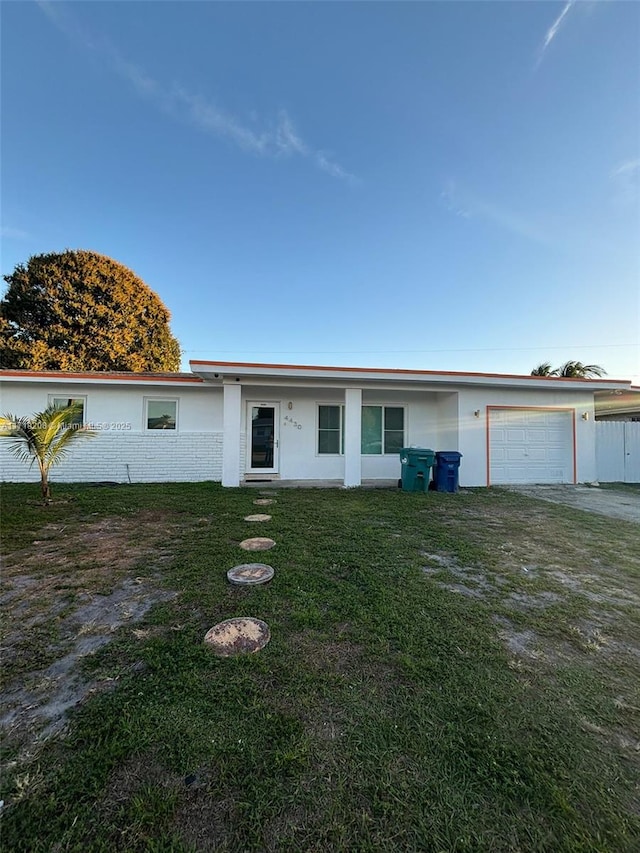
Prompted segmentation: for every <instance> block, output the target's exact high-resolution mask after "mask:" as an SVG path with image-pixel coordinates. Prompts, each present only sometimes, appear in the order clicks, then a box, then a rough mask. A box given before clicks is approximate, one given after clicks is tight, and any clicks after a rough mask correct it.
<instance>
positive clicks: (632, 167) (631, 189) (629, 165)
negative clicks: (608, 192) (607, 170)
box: [610, 157, 640, 205]
mask: <svg viewBox="0 0 640 853" xmlns="http://www.w3.org/2000/svg"><path fill="white" fill-rule="evenodd" d="M610 177H611V180H612V181H613V185H614V187H615V196H614V201H616V202H618V203H620V204H622V205H626V204H629V203H631V204H634V205H635V204H638V203H640V157H636V158H635V159H631V160H625V161H624V162H623V163H619V164H618V165H617V166H616V167H615V169H613V170H612V171H611V174H610Z"/></svg>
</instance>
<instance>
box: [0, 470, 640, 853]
mask: <svg viewBox="0 0 640 853" xmlns="http://www.w3.org/2000/svg"><path fill="white" fill-rule="evenodd" d="M34 496H35V495H34V489H33V488H28V487H24V486H10V487H6V486H5V487H4V488H3V501H4V504H3V537H4V548H5V552H6V553H8V554H9V565H10V572H9V574H10V576H11V577H14V576H15V573H16V572H17V571H24V569H21V568H20V566H23V565H24V561H25V559H27V558H28V559H30V560H31V562H28V565H29V573H30V574H31V575H32V576H35V577H37V578H40V579H41V581H42V583H43V588H44V586H45V584H44V581H45V579H50V578H51V577H55V578H57V579H58V582H59V583H60V587H61V588H62V589H66V590H67V592H68V587H69V584H70V580H69V566H68V563H69V560H67V561H66V562H65V560H64V559H60V560H59V561H58V562H55V561H54V564H53V565H49V566H48V565H47V560H46V559H43V560H42V561H41V562H40V563H38V561H37V553H38V548H39V547H41V546H38V545H33V544H32V543H33V542H34V540H35V541H40V539H39V536H40V534H39V532H38V531H40V530H41V529H42V528H44V527H45V525H51V527H52V529H54V528H55V530H57V531H61V532H59V533H56V534H55V535H56V538H55V542H56V543H57V547H58V548H59V549H60V554H62V555H64V554H67V553H69V554H71V555H72V557H71V558H70V559H71V560H72V561H76V562H78V564H79V565H80V566H81V568H82V571H86V572H87V574H86V583H85V587H86V584H87V583H89V581H90V580H91V579H92V578H93V579H94V580H93V581H92V582H95V583H96V584H99V586H100V591H101V592H102V594H105V592H108V591H109V590H108V586H109V584H108V583H107V580H108V577H109V575H108V565H107V566H106V567H105V566H103V567H102V568H101V569H100V572H99V573H98V574H97V575H96V576H95V578H94V575H92V574H90V573H89V572H90V568H88V567H87V566H86V565H85V564H83V563H82V559H83V549H82V542H83V541H86V537H85V539H83V531H85V532H86V530H87V525H89V524H95V523H97V522H100V521H101V520H105V519H109V520H112V521H113V519H116V520H117V522H118V525H120V526H119V527H118V525H116V523H115V522H113V525H114V526H115V527H117V529H118V530H119V531H120V533H121V532H122V530H123V529H129V528H130V534H129V535H130V543H131V547H132V548H133V547H134V545H136V543H139V542H140V539H141V537H144V536H145V535H146V536H147V537H150V536H151V533H150V529H151V528H150V525H149V523H148V519H147V523H146V527H145V526H144V525H143V524H142V523H141V519H143V518H145V516H144V513H149V512H153V513H164V516H163V518H164V521H163V522H162V523H158V524H157V525H155V528H156V529H155V532H154V534H153V535H154V536H155V539H153V547H152V548H151V549H150V552H149V553H148V554H147V555H146V556H142V557H140V558H139V559H137V561H136V563H135V565H133V566H129V567H127V566H125V565H124V564H119V567H118V568H117V570H114V574H113V578H112V581H111V587H113V586H115V585H116V584H117V583H118V582H120V580H121V579H122V578H123V577H135V576H139V575H140V576H152V575H153V576H154V577H156V578H157V583H158V584H160V585H162V586H163V587H165V588H166V589H168V590H175V591H177V592H178V593H179V595H178V597H176V598H175V599H174V600H172V601H169V602H164V603H160V604H157V605H156V606H155V607H154V608H153V609H152V610H150V611H149V612H148V613H147V614H146V616H145V617H144V619H143V620H142V621H141V622H139V623H136V624H135V625H128V626H125V627H122V628H120V630H119V631H117V632H116V633H114V636H113V639H112V641H111V642H110V643H109V644H108V645H106V646H104V647H102V648H101V649H99V650H98V651H97V652H96V653H95V654H93V655H90V656H88V657H86V658H84V660H83V661H82V662H81V664H80V670H81V674H82V676H83V677H84V678H85V679H87V680H89V681H91V682H92V683H98V684H103V685H104V684H105V683H107V680H108V679H112V680H111V681H110V682H108V683H109V686H110V689H104V690H97V691H96V692H94V693H93V694H92V695H90V696H89V697H88V698H87V699H86V701H84V702H83V703H82V704H80V705H79V706H78V707H77V708H76V709H75V710H74V711H73V712H72V714H71V715H70V723H69V728H68V730H67V731H66V733H64V734H63V735H58V736H55V737H52V738H50V739H49V740H47V741H46V742H44V743H40V744H36V743H35V741H34V739H33V736H31V740H30V741H29V740H28V739H27V740H25V738H26V737H27V736H26V735H25V734H24V733H22V734H20V733H19V732H17V733H16V732H14V734H13V735H9V736H8V737H7V738H6V745H5V749H6V761H5V767H6V769H5V772H4V773H3V778H2V785H3V794H2V796H3V797H4V799H5V802H6V803H7V805H6V807H5V810H4V814H3V817H2V824H3V825H2V832H1V835H0V838H1V841H0V844H1V845H2V849H3V850H11V851H33V853H38V851H49V850H55V851H58V850H59V851H83V852H84V851H87V850H91V851H113V850H123V851H138V850H140V851H143V850H145V851H147V850H149V851H185V853H186V851H200V850H216V851H298V850H301V851H302V850H304V851H318V853H320V851H343V850H344V851H394V850H398V851H401V850H402V851H404V850H416V851H417V850H420V851H485V850H486V851H551V850H552V851H580V853H583V851H615V852H616V853H618V851H632V850H636V849H638V848H639V847H640V822H639V820H638V814H639V811H640V803H639V800H638V785H639V782H640V777H639V773H638V771H639V763H640V762H639V753H638V751H637V749H636V742H637V737H638V736H637V732H638V726H639V720H640V716H639V713H640V712H639V710H638V709H639V708H640V696H638V693H637V685H638V683H639V682H640V658H639V657H638V648H640V620H639V618H638V607H637V603H636V600H635V599H634V596H640V549H639V548H638V543H639V541H640V537H639V536H638V527H637V526H634V525H632V524H630V523H627V522H622V521H614V520H611V519H606V518H603V517H600V516H596V515H589V514H587V513H584V512H580V511H578V510H572V509H568V508H565V507H559V506H557V505H554V504H549V503H546V502H542V501H535V500H531V499H529V498H525V497H523V496H521V495H517V494H513V493H508V492H501V491H500V490H477V491H475V490H467V491H463V492H461V493H460V494H459V495H446V494H437V493H430V494H428V495H423V494H415V495H413V494H404V493H402V492H399V491H394V490H390V491H376V490H373V491H365V490H350V491H337V490H302V489H301V490H280V491H277V492H276V493H275V494H274V497H275V498H276V499H277V503H275V504H273V505H272V506H271V507H269V508H267V509H263V508H260V510H257V511H267V512H269V513H270V514H272V516H273V519H272V521H271V522H268V523H266V524H262V525H258V524H253V525H249V524H248V523H246V522H244V521H243V516H244V515H246V514H248V513H250V512H252V511H256V508H254V507H253V504H252V501H253V499H255V498H256V497H258V493H257V491H256V490H253V489H238V490H223V489H221V488H220V487H219V486H217V485H213V484H198V485H178V484H175V485H161V486H123V487H118V488H91V487H88V486H73V487H58V490H57V491H56V492H55V493H54V498H58V499H63V500H65V501H67V502H66V503H56V504H53V505H52V506H50V507H46V508H43V507H39V506H37V505H34V504H30V503H28V500H29V499H30V498H32V497H34ZM110 523H111V522H110ZM122 525H125V527H124V528H123V527H122ZM126 525H129V528H126ZM62 528H64V530H63V529H62ZM141 531H142V532H141ZM145 531H146V532H145ZM105 535H106V534H105ZM119 535H120V534H119ZM251 535H269V536H272V537H273V538H274V539H275V540H276V541H277V546H276V548H275V549H273V550H272V551H270V552H267V553H258V554H254V555H251V554H248V553H246V552H243V551H241V550H240V549H239V548H238V547H237V543H238V542H239V541H240V540H241V539H243V538H246V537H247V536H251ZM119 541H120V540H119ZM149 541H151V539H149ZM65 543H66V544H65ZM65 549H66V550H65ZM124 550H126V549H124ZM159 550H161V551H162V552H163V553H165V554H168V555H169V559H165V560H164V561H157V560H156V559H155V557H154V554H156V553H157V552H158V551H159ZM11 554H18V555H19V556H20V560H19V561H16V559H15V558H14V560H13V562H12V560H11ZM101 559H103V557H101ZM254 560H255V561H263V562H268V563H270V564H271V565H273V566H274V568H275V570H276V575H275V578H274V580H273V581H272V582H271V583H270V584H269V585H268V586H265V587H258V588H253V589H244V588H238V587H232V586H230V585H229V584H228V583H227V581H226V570H227V569H228V568H230V567H231V566H233V565H235V564H237V563H241V562H251V561H254ZM424 567H427V568H428V573H425V571H423V569H424ZM456 586H458V587H462V588H463V589H462V590H460V589H455V588H452V587H456ZM618 588H619V589H620V593H619V594H617V593H614V591H615V590H616V589H618ZM85 591H86V590H85ZM544 595H548V596H552V598H550V599H549V600H545V606H544V607H542V606H537V604H535V602H538V601H543V600H544V599H543V598H540V596H544ZM32 596H35V600H31V604H30V606H31V608H32V610H33V611H34V612H36V611H37V607H38V599H37V594H36V593H35V592H34V593H32ZM514 596H515V597H514ZM536 596H538V598H536ZM70 601H73V598H71V599H70ZM514 602H515V605H514ZM5 606H6V607H7V608H8V609H9V610H10V609H11V607H14V609H15V602H14V604H13V605H12V604H11V603H9V604H7V605H5ZM48 606H50V602H49V604H46V605H45V603H44V599H43V600H42V602H41V603H40V607H41V609H42V613H43V615H46V607H48ZM68 606H69V605H68ZM30 612H31V611H30ZM64 613H65V614H66V613H67V611H64ZM242 615H252V616H257V617H259V618H262V619H264V620H265V621H267V623H268V624H269V626H270V628H271V633H272V639H271V642H270V643H269V644H268V645H267V646H266V648H265V649H264V650H263V651H262V652H260V653H259V654H256V655H251V656H246V657H241V658H236V659H219V658H216V657H215V656H213V655H212V654H211V652H210V651H209V650H208V649H207V648H205V646H204V644H203V637H204V634H205V633H206V631H207V630H208V628H210V627H211V626H212V625H214V624H215V623H216V622H218V621H220V620H222V619H226V618H229V617H231V616H242ZM13 619H14V622H15V613H14V615H13ZM60 619H62V617H61V616H56V617H54V618H53V619H52V620H49V621H48V622H47V623H46V624H47V629H46V630H47V631H48V634H47V635H46V636H45V634H44V632H45V628H44V627H43V628H42V629H41V631H42V633H41V635H39V636H38V639H37V642H35V643H32V645H33V646H35V647H37V646H38V645H41V644H42V643H46V644H47V649H45V650H43V651H42V657H43V660H44V663H41V662H40V658H39V656H38V654H36V651H35V649H31V651H30V647H29V643H30V642H31V639H30V638H29V637H28V636H27V637H22V638H21V642H22V643H23V646H22V647H21V648H22V649H23V656H22V657H21V658H20V659H18V663H15V664H14V666H13V667H12V677H13V678H14V679H15V678H28V677H29V675H30V673H32V670H33V669H34V667H36V668H37V667H39V666H43V665H45V664H46V662H47V661H48V660H49V659H50V658H51V656H52V655H54V652H55V650H56V648H57V646H56V642H57V640H56V636H57V635H56V630H55V628H56V624H57V622H59V621H60ZM12 624H14V623H13V622H12ZM61 624H64V623H61ZM134 631H136V632H135V633H134ZM526 632H529V633H528V634H527V637H528V640H527V642H526V643H524V644H523V648H522V649H521V650H520V651H513V650H512V649H513V645H512V646H511V649H510V646H509V643H511V642H512V641H514V638H515V639H517V637H518V636H521V635H525V634H526ZM60 642H61V641H60ZM634 690H635V691H636V692H635V694H634Z"/></svg>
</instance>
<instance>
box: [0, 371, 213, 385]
mask: <svg viewBox="0 0 640 853" xmlns="http://www.w3.org/2000/svg"><path fill="white" fill-rule="evenodd" d="M3 376H15V377H23V378H25V379H28V378H29V377H32V376H33V377H37V378H49V377H50V378H52V379H99V380H101V381H109V380H113V381H114V382H120V381H128V382H144V381H149V380H154V379H156V380H158V381H160V382H189V383H197V384H202V383H203V382H204V379H202V377H200V376H162V375H161V374H157V373H97V372H95V373H70V372H68V371H64V370H0V379H2V377H3Z"/></svg>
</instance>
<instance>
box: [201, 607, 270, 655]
mask: <svg viewBox="0 0 640 853" xmlns="http://www.w3.org/2000/svg"><path fill="white" fill-rule="evenodd" d="M270 639H271V631H270V630H269V626H268V625H267V623H266V622H263V621H262V619H254V618H253V617H252V616H241V617H239V618H236V619H225V620H224V622H218V624H217V625H214V626H213V628H210V629H209V630H208V631H207V633H206V635H205V638H204V641H205V643H207V644H208V645H210V646H211V648H212V650H213V652H214V654H216V655H218V657H222V658H228V657H232V656H233V655H242V654H251V653H253V652H259V651H260V649H263V648H264V647H265V646H266V645H267V643H268V642H269V640H270Z"/></svg>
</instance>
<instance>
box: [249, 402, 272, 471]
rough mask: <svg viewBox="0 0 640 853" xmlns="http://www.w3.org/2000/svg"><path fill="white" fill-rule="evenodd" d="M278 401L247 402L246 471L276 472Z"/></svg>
mask: <svg viewBox="0 0 640 853" xmlns="http://www.w3.org/2000/svg"><path fill="white" fill-rule="evenodd" d="M279 423H280V406H279V404H278V403H249V404H248V406H247V457H248V458H247V471H248V472H250V473H252V474H257V473H263V474H277V473H278V451H279V443H280V442H279V439H278V425H279Z"/></svg>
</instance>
